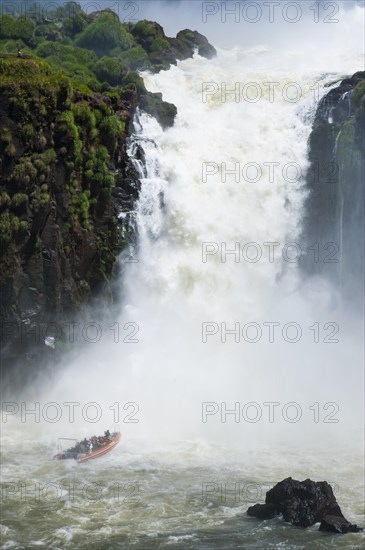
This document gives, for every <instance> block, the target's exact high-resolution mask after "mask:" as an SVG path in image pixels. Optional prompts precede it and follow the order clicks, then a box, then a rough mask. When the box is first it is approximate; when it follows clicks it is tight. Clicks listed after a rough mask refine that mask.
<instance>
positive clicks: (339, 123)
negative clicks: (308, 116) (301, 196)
mask: <svg viewBox="0 0 365 550" xmlns="http://www.w3.org/2000/svg"><path fill="white" fill-rule="evenodd" d="M364 151H365V72H364V71H361V72H357V73H355V74H354V75H353V76H352V77H351V78H346V79H344V80H343V81H342V82H340V84H339V85H338V86H336V87H335V88H333V89H332V90H330V91H329V92H328V94H326V95H325V96H324V97H323V98H322V100H321V101H320V103H319V105H318V108H317V112H316V116H315V119H314V123H313V129H312V132H311V134H310V137H309V151H308V154H309V161H310V168H309V170H308V173H307V178H306V179H307V188H308V190H309V197H308V199H307V203H306V212H305V218H304V223H303V226H304V227H303V241H304V245H305V246H307V247H308V248H309V247H311V246H313V244H314V243H318V244H319V248H320V249H321V250H322V251H323V258H322V260H321V261H318V262H313V257H312V256H311V255H310V254H308V255H307V258H305V257H304V258H303V267H304V269H305V271H306V272H307V273H310V274H320V275H322V276H325V277H327V278H328V279H330V280H331V281H332V282H334V283H335V284H340V282H341V286H342V292H343V295H344V296H345V297H346V299H350V300H351V295H353V296H355V297H356V298H355V300H356V301H357V303H361V301H362V300H361V294H359V293H361V292H362V290H361V288H362V280H363V277H364V266H363V255H362V253H360V250H361V248H362V243H363V236H362V235H363V232H364V170H365V164H364V159H365V155H364ZM328 243H334V245H335V247H336V249H337V253H336V254H335V257H336V262H335V263H333V262H332V261H331V259H332V258H331V256H330V252H331V249H328ZM356 243H357V248H356ZM325 247H327V248H325ZM325 250H327V252H328V254H329V258H328V260H327V259H326V256H327V253H326V252H325ZM324 260H326V261H324ZM349 266H351V270H348V269H347V268H348V267H349Z"/></svg>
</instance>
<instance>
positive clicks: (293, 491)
mask: <svg viewBox="0 0 365 550" xmlns="http://www.w3.org/2000/svg"><path fill="white" fill-rule="evenodd" d="M247 514H248V515H249V516H253V517H257V518H258V519H272V518H273V517H275V516H278V515H280V514H282V516H283V518H284V520H285V521H287V522H289V523H291V524H292V525H295V526H297V527H310V526H311V525H314V524H315V523H318V522H321V526H320V530H321V531H331V532H334V533H348V532H352V533H356V532H358V531H361V530H362V529H361V528H360V527H357V525H352V524H351V523H350V522H349V521H347V519H346V518H345V517H344V516H343V514H342V512H341V508H340V507H339V505H338V503H337V500H336V497H335V496H334V494H333V491H332V487H331V485H329V484H328V483H327V482H326V481H312V480H310V479H306V480H304V481H297V480H295V479H292V478H291V477H288V478H286V479H284V480H283V481H280V483H277V484H276V485H275V487H273V488H272V489H270V491H268V492H267V493H266V499H265V504H255V506H250V508H249V509H248V510H247Z"/></svg>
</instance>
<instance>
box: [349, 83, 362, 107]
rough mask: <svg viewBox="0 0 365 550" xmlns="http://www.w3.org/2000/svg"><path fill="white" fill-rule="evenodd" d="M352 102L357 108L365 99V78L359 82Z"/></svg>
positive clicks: (353, 93)
mask: <svg viewBox="0 0 365 550" xmlns="http://www.w3.org/2000/svg"><path fill="white" fill-rule="evenodd" d="M351 100H352V103H353V105H354V107H355V108H358V107H360V105H361V103H362V104H364V101H365V80H362V81H361V82H359V83H358V84H357V86H356V87H355V89H354V91H353V92H352V97H351Z"/></svg>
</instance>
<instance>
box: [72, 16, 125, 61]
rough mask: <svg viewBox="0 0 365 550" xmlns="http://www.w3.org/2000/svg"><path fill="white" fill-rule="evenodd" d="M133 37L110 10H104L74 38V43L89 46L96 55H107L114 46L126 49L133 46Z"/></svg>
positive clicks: (84, 46) (82, 46) (83, 46)
mask: <svg viewBox="0 0 365 550" xmlns="http://www.w3.org/2000/svg"><path fill="white" fill-rule="evenodd" d="M133 42H134V40H133V37H132V36H131V35H130V33H129V32H128V31H127V30H126V28H125V26H124V25H123V24H122V23H121V22H120V21H119V19H118V17H117V16H116V15H115V14H114V13H113V12H110V11H104V12H102V13H100V15H99V16H98V17H97V18H96V19H95V20H94V21H93V22H92V23H90V24H89V25H88V26H87V27H86V28H85V29H84V31H83V32H82V33H81V34H80V35H79V36H78V38H76V41H75V43H76V45H77V46H80V47H81V48H89V49H90V50H93V51H94V52H95V53H96V54H97V55H98V56H103V55H109V54H110V52H111V50H113V49H114V48H117V47H119V48H121V49H122V50H127V49H128V48H131V47H132V46H133Z"/></svg>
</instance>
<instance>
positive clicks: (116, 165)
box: [0, 59, 137, 368]
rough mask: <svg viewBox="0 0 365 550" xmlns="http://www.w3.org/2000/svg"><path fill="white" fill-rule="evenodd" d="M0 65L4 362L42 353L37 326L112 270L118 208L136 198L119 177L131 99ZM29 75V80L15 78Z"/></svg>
mask: <svg viewBox="0 0 365 550" xmlns="http://www.w3.org/2000/svg"><path fill="white" fill-rule="evenodd" d="M0 69H1V70H0V125H1V127H2V129H3V133H2V136H1V137H0V158H1V161H0V222H1V223H0V245H1V254H0V293H1V302H0V312H1V319H2V326H1V334H0V335H1V348H2V361H3V367H4V368H5V367H6V366H7V365H9V367H10V366H11V365H12V364H13V363H14V362H16V361H17V360H18V359H19V358H22V360H23V362H24V360H25V362H26V361H27V359H26V357H28V356H29V357H31V360H33V359H32V357H33V356H32V353H33V351H34V352H35V350H36V348H38V352H39V353H42V351H41V350H45V347H46V344H45V338H43V336H42V334H43V332H44V331H43V327H47V325H48V324H51V323H55V324H56V325H57V326H58V327H61V326H62V325H63V323H64V322H67V321H68V320H70V319H71V320H74V319H75V316H76V315H77V314H78V313H79V312H80V310H81V309H82V307H83V306H84V305H85V304H87V303H88V302H89V301H90V300H91V298H92V296H93V295H95V294H96V293H97V292H99V291H100V290H101V287H103V286H105V283H106V281H108V278H109V277H110V274H111V273H112V270H113V269H114V264H115V259H116V256H117V254H118V252H119V251H120V250H121V248H122V247H123V246H124V235H123V232H124V228H123V221H122V220H119V219H118V214H119V213H120V212H121V211H123V210H126V211H129V210H131V209H132V208H133V200H134V199H135V195H136V193H135V190H134V189H133V190H131V188H130V186H129V181H128V179H127V178H126V177H125V176H124V175H125V171H126V165H127V161H128V159H127V156H126V153H125V151H124V143H125V140H126V137H127V128H128V124H129V122H130V120H131V117H132V116H133V113H134V109H135V106H136V101H137V96H136V93H135V92H134V93H132V92H126V94H125V96H124V95H123V94H122V93H121V94H119V95H118V94H114V95H111V96H108V95H103V94H98V93H92V94H89V95H83V94H82V93H80V92H79V91H76V90H72V88H71V87H70V86H68V85H67V84H68V81H67V79H65V77H60V76H59V75H58V74H57V73H54V72H53V71H52V70H51V69H49V67H47V66H45V65H44V64H42V63H38V62H36V61H33V60H11V59H10V60H5V61H1V66H0ZM28 73H29V74H31V75H32V79H33V80H28V78H26V80H22V75H23V74H24V75H25V76H26V77H27V75H28ZM7 78H9V80H11V85H7V83H6V79H7ZM39 89H41V92H40V93H39V91H38V90H39ZM57 104H58V108H57ZM120 195H123V198H124V200H123V202H122V201H121V200H119V196H120ZM55 332H56V334H55V336H58V338H60V337H61V338H62V335H61V334H60V332H59V330H58V329H57V328H56V329H55ZM46 333H47V335H49V336H51V335H52V333H51V332H50V331H46ZM48 351H49V350H45V352H48ZM38 352H36V355H37V353H38ZM29 354H30V355H29Z"/></svg>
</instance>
